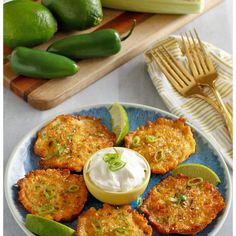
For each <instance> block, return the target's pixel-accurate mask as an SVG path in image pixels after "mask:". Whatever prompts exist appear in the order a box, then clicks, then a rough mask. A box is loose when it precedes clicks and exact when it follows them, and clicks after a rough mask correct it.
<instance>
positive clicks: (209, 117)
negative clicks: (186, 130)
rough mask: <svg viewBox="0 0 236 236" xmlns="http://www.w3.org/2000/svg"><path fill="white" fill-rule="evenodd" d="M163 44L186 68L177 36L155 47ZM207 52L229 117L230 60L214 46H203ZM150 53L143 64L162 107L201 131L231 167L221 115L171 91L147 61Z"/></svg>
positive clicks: (206, 104)
mask: <svg viewBox="0 0 236 236" xmlns="http://www.w3.org/2000/svg"><path fill="white" fill-rule="evenodd" d="M163 43H164V44H165V46H166V47H168V49H169V51H170V52H171V53H172V54H173V55H174V56H175V57H176V58H177V59H178V60H180V61H182V62H183V63H184V64H186V65H187V60H186V57H185V56H183V55H182V52H181V46H180V45H181V44H182V42H181V38H180V37H178V36H169V37H168V38H166V39H163V40H161V41H158V42H157V43H156V44H155V45H154V46H153V47H155V46H157V45H158V44H163ZM204 45H205V47H206V48H207V49H208V51H209V52H210V54H211V56H212V59H213V62H214V64H215V67H216V70H217V72H218V78H217V82H216V87H217V90H218V91H219V93H220V94H221V97H222V99H223V102H224V103H225V105H226V107H227V108H228V110H229V111H230V113H232V100H233V98H232V96H233V80H232V79H233V66H232V56H231V55H229V54H228V53H226V52H224V51H223V50H221V49H219V48H216V47H215V46H213V45H211V44H209V43H204ZM149 53H150V50H149V51H147V52H146V53H145V60H146V62H147V65H148V72H149V75H150V77H151V80H152V82H153V84H154V86H155V87H156V90H157V92H158V93H159V94H160V96H161V97H162V99H163V101H164V103H165V104H166V106H167V107H168V108H169V110H170V111H171V112H172V113H173V114H175V115H177V116H184V117H185V118H186V119H187V121H188V122H190V123H192V124H193V125H194V126H195V127H197V128H199V129H200V130H201V131H203V132H204V133H205V134H206V135H207V137H208V138H209V140H210V141H211V142H212V144H213V145H214V147H215V148H216V149H217V150H218V151H220V152H221V153H222V155H223V157H224V159H225V161H226V162H227V164H228V165H229V166H231V167H232V166H233V159H232V156H233V149H232V143H231V140H230V137H229V134H228V131H227V128H226V126H225V122H224V120H223V118H222V116H221V115H219V114H218V112H217V111H216V110H215V109H214V108H213V107H212V106H211V105H209V104H208V103H207V102H205V101H204V100H202V99H199V98H185V97H183V96H181V95H180V94H179V93H178V92H177V91H176V90H175V88H174V87H172V85H171V84H170V83H169V81H168V80H167V79H166V77H165V75H164V74H163V73H162V72H161V71H160V69H159V67H158V66H157V64H156V63H155V62H154V61H152V59H151V57H149V56H148V55H149ZM204 92H206V93H207V94H208V95H209V96H210V97H213V98H214V96H213V94H212V92H211V91H210V90H209V89H208V88H204Z"/></svg>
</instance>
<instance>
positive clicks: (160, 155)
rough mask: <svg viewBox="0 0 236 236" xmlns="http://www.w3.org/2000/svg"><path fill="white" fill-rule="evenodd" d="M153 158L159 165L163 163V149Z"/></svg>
mask: <svg viewBox="0 0 236 236" xmlns="http://www.w3.org/2000/svg"><path fill="white" fill-rule="evenodd" d="M153 158H154V161H155V162H157V163H158V162H160V161H162V160H163V159H164V151H163V149H161V150H158V151H156V152H155V154H154V157H153Z"/></svg>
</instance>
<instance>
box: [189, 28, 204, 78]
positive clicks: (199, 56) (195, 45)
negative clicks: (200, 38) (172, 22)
mask: <svg viewBox="0 0 236 236" xmlns="http://www.w3.org/2000/svg"><path fill="white" fill-rule="evenodd" d="M189 32H190V35H191V38H192V41H193V45H194V48H195V50H196V54H197V56H198V59H199V61H200V65H201V66H200V68H201V72H200V74H204V72H205V73H206V72H207V71H208V69H207V66H206V63H205V61H204V59H203V57H202V53H201V52H200V51H199V48H198V45H197V43H196V42H195V39H194V37H193V34H192V32H191V31H189Z"/></svg>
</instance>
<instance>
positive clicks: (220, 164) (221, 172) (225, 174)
mask: <svg viewBox="0 0 236 236" xmlns="http://www.w3.org/2000/svg"><path fill="white" fill-rule="evenodd" d="M123 105H124V107H125V109H126V111H127V113H128V116H129V123H130V131H132V130H134V129H136V128H137V127H138V126H140V125H143V124H145V123H146V122H147V121H148V120H150V121H154V120H156V119H157V118H159V117H167V118H170V119H176V118H177V117H176V116H174V115H172V114H170V113H167V112H165V111H162V110H159V109H156V108H152V107H147V106H143V105H136V104H127V103H124V104H123ZM110 106H111V104H102V105H94V106H87V107H82V108H79V109H78V110H77V111H73V112H68V113H67V114H76V115H78V114H79V115H88V116H95V117H98V118H101V119H102V121H103V123H104V124H105V125H106V126H107V127H109V128H111V123H110V115H109V112H108V109H107V108H109V107H110ZM53 118H54V117H52V119H53ZM45 124H46V123H44V124H42V125H40V126H38V127H36V128H35V129H33V130H32V131H31V132H30V133H28V134H27V135H26V136H25V137H24V138H23V139H22V140H21V142H20V143H19V144H18V145H17V147H16V148H15V150H14V151H13V153H12V155H11V157H10V159H9V162H8V165H7V168H6V173H5V194H6V199H7V202H8V205H9V208H10V210H11V213H12V215H13V216H14V218H15V220H16V222H17V223H18V224H19V226H20V227H21V228H22V230H23V231H24V232H25V233H26V235H29V236H33V234H32V233H30V232H29V231H28V230H27V229H26V228H25V226H24V222H25V217H26V214H27V212H26V211H25V209H24V208H23V207H22V205H21V204H20V203H19V201H18V196H17V186H16V185H15V184H16V183H17V181H18V180H19V179H21V178H23V177H24V175H25V174H26V173H27V172H29V171H31V170H33V169H37V168H39V166H38V161H39V158H38V157H37V156H35V155H34V152H33V146H34V142H35V140H36V134H37V131H38V130H39V129H41V128H42V127H43V126H45ZM192 130H193V133H194V138H195V140H196V144H197V145H196V153H195V154H194V155H192V156H191V157H190V158H189V159H188V160H187V161H185V163H200V164H204V165H206V166H208V167H210V168H211V169H212V170H214V171H215V172H216V173H217V174H218V176H219V177H220V179H221V184H219V185H218V186H217V188H218V190H219V191H220V193H221V194H222V196H223V197H224V199H225V202H226V205H227V207H226V209H224V211H223V212H222V213H220V214H219V215H218V217H217V218H216V219H215V220H214V221H213V222H212V223H211V224H210V225H208V226H207V227H206V228H205V229H204V230H203V231H202V232H201V233H199V234H198V235H199V236H200V235H201V236H203V235H204V236H205V235H209V234H210V235H215V234H216V233H217V232H218V230H219V229H220V228H221V226H222V225H223V223H224V221H225V219H226V216H227V214H228V211H229V207H230V202H231V180H230V176H229V171H228V169H227V166H226V164H225V162H224V160H223V158H222V156H221V155H220V153H219V152H218V151H217V150H215V148H214V147H213V146H212V145H211V143H210V142H209V141H208V140H207V138H206V137H205V136H204V135H203V134H202V133H201V132H200V131H199V130H197V129H196V128H194V127H192ZM168 175H169V174H166V175H164V176H161V175H153V176H152V177H151V180H150V183H149V185H148V187H147V189H146V191H145V193H144V194H143V197H145V196H146V195H147V193H148V191H149V190H150V189H151V188H152V187H153V186H154V185H155V184H156V183H158V182H159V181H160V180H161V179H163V178H165V177H166V176H168ZM131 205H132V207H134V208H135V207H136V205H137V203H136V202H132V203H131ZM91 206H95V207H97V208H98V207H101V206H102V203H101V202H99V201H97V200H96V199H94V198H93V197H92V196H91V195H90V196H89V198H88V201H87V203H86V205H85V208H84V210H87V209H88V208H90V207H91ZM67 225H68V226H70V227H72V228H74V229H75V228H76V220H75V221H73V222H71V223H67ZM153 235H155V236H157V235H160V234H159V233H157V232H156V231H155V230H154V234H153Z"/></svg>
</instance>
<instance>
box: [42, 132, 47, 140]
mask: <svg viewBox="0 0 236 236" xmlns="http://www.w3.org/2000/svg"><path fill="white" fill-rule="evenodd" d="M46 138H47V134H46V132H43V133H42V139H43V140H45V139H46Z"/></svg>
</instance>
